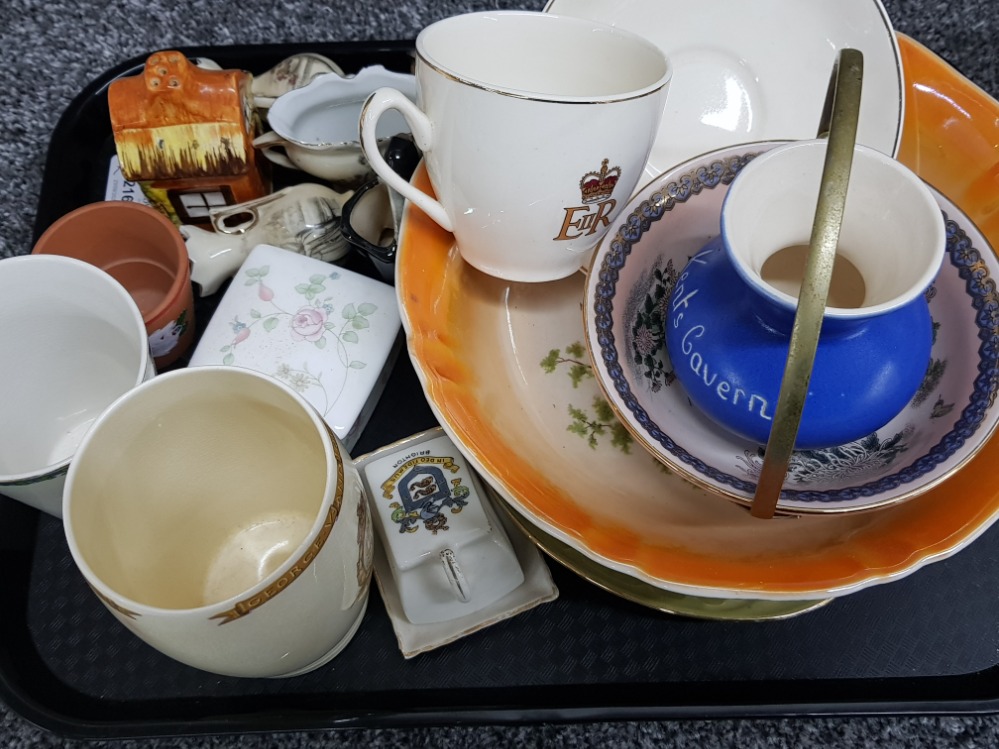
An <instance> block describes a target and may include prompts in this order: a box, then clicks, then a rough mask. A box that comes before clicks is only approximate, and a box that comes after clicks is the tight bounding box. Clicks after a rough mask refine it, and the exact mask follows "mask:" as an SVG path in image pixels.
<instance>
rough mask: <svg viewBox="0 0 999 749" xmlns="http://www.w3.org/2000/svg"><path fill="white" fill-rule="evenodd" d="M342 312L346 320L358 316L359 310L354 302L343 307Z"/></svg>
mask: <svg viewBox="0 0 999 749" xmlns="http://www.w3.org/2000/svg"><path fill="white" fill-rule="evenodd" d="M342 314H343V319H344V320H349V319H350V318H352V317H357V310H355V309H354V305H353V304H348V305H347V306H346V307H344V308H343V313H342Z"/></svg>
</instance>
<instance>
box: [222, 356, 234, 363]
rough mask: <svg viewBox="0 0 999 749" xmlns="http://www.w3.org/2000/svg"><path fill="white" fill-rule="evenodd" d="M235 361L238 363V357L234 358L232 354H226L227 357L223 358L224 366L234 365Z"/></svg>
mask: <svg viewBox="0 0 999 749" xmlns="http://www.w3.org/2000/svg"><path fill="white" fill-rule="evenodd" d="M234 361H236V357H235V356H233V355H232V354H226V355H225V356H223V357H222V363H223V364H232V363H233V362H234Z"/></svg>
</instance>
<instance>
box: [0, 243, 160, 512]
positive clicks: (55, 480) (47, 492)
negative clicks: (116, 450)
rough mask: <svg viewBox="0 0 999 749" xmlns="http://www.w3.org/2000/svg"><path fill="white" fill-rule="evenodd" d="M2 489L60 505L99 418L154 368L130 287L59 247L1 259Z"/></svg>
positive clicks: (48, 506) (55, 508) (46, 506)
mask: <svg viewBox="0 0 999 749" xmlns="http://www.w3.org/2000/svg"><path fill="white" fill-rule="evenodd" d="M0 351H2V352H3V353H2V355H0V382H2V383H3V388H4V393H3V397H2V398H0V494H3V495H6V496H8V497H10V498H12V499H16V500H19V501H21V502H24V503H25V504H28V505H31V506H32V507H36V508H38V509H40V510H43V511H44V512H47V513H49V514H50V515H55V516H56V517H59V516H60V515H61V514H62V491H63V485H64V483H65V479H66V471H67V470H68V468H69V464H70V461H71V459H72V458H73V456H74V453H75V452H76V449H77V445H79V444H80V441H81V440H82V439H83V435H84V434H85V433H86V431H87V430H88V429H89V428H90V426H91V424H93V422H94V420H95V419H97V417H98V416H99V415H100V414H101V412H102V411H103V410H104V409H105V408H107V407H108V406H109V405H110V404H111V403H112V402H113V401H114V400H115V399H116V398H117V397H118V396H120V395H121V394H122V393H125V392H127V391H129V390H130V389H132V388H134V387H135V386H136V385H138V384H139V383H141V382H142V381H143V380H145V379H148V378H150V377H152V376H153V374H154V367H153V360H152V357H151V356H150V353H149V339H148V337H147V334H146V327H145V324H144V323H143V322H142V314H141V312H139V308H138V306H137V305H136V303H135V301H134V300H133V299H132V297H131V296H130V295H129V293H128V292H127V291H126V290H125V288H124V287H123V286H122V285H121V284H120V283H118V281H116V280H115V279H114V278H112V277H111V276H110V275H109V274H108V273H107V272H105V271H103V270H101V269H100V268H97V267H96V266H94V265H91V264H90V263H86V262H84V261H82V260H77V259H74V258H70V257H64V256H61V255H23V256H18V257H12V258H7V259H5V260H2V261H0Z"/></svg>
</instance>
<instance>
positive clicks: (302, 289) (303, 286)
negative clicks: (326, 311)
mask: <svg viewBox="0 0 999 749" xmlns="http://www.w3.org/2000/svg"><path fill="white" fill-rule="evenodd" d="M295 291H297V292H298V293H299V294H308V292H309V284H307V283H300V284H298V285H297V286H296V287H295Z"/></svg>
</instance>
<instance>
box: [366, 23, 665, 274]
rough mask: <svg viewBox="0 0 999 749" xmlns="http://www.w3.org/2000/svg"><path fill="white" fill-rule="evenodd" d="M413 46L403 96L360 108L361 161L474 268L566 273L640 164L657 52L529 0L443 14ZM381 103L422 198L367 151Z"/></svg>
mask: <svg viewBox="0 0 999 749" xmlns="http://www.w3.org/2000/svg"><path fill="white" fill-rule="evenodd" d="M416 51H417V62H416V82H417V99H416V103H415V104H414V103H413V102H411V101H410V100H409V99H408V98H407V97H406V96H404V95H403V94H401V93H400V92H399V91H395V90H392V89H379V90H378V91H375V92H374V93H373V94H372V95H371V97H370V98H369V99H368V101H367V103H366V104H365V106H364V109H363V110H362V112H361V125H360V128H361V145H362V147H363V148H364V152H365V155H366V156H367V158H368V160H369V161H370V162H371V166H372V168H373V169H374V170H375V172H377V173H378V176H379V177H381V178H382V179H383V180H384V181H385V182H386V183H387V184H388V185H389V186H390V187H392V188H394V189H395V190H397V191H399V192H400V193H401V194H402V195H404V196H405V197H406V198H407V199H409V200H411V201H412V202H413V203H415V204H416V205H417V206H419V207H420V208H421V209H422V210H423V211H424V212H426V213H427V214H428V215H429V216H430V218H432V219H433V220H434V221H436V222H437V223H438V224H440V225H441V226H442V227H444V228H445V229H447V230H448V231H452V232H453V233H454V235H455V240H456V243H457V245H458V249H459V251H460V252H461V255H462V257H463V258H464V259H465V260H466V261H467V262H469V263H470V264H472V265H473V266H475V267H476V268H478V269H480V270H482V271H484V272H486V273H489V274H492V275H494V276H498V277H500V278H504V279H507V280H512V281H549V280H554V279H557V278H563V277H565V276H568V275H571V274H572V273H574V272H575V271H576V270H578V269H579V268H580V266H581V265H582V264H583V263H585V262H586V261H587V260H588V258H589V256H590V252H589V251H590V250H592V249H593V248H594V247H595V246H596V244H597V242H598V241H599V240H600V238H601V237H602V236H603V235H604V233H605V232H606V230H607V228H608V227H609V225H610V223H611V222H612V221H613V220H614V218H615V217H616V216H617V215H618V213H619V212H620V211H621V209H622V208H623V207H624V205H625V203H626V201H627V199H628V198H629V197H630V196H631V193H632V191H633V190H634V188H635V186H636V185H637V184H638V180H639V179H640V178H641V176H642V174H643V170H644V168H645V164H646V161H647V160H648V156H649V153H650V151H651V149H652V144H653V141H654V140H655V137H656V135H657V133H658V129H659V123H660V119H661V116H662V112H663V108H664V106H665V103H666V93H667V89H668V87H669V81H670V75H671V68H670V65H669V62H668V60H667V58H666V56H665V55H664V53H663V52H662V51H661V50H660V49H659V48H658V47H656V46H655V45H653V44H652V43H651V42H649V41H647V40H645V39H643V38H641V37H639V36H637V35H634V34H631V33H629V32H626V31H624V30H622V29H617V28H613V27H610V26H604V25H602V24H599V23H596V22H593V21H589V20H585V19H581V18H571V17H567V16H557V15H552V14H548V13H536V12H529V11H507V12H503V11H489V12H482V13H469V14H466V15H460V16H454V17H452V18H447V19H445V20H443V21H439V22H437V23H435V24H432V25H431V26H428V27H427V28H425V29H424V30H423V31H421V32H420V34H419V35H418V37H417V40H416ZM388 110H398V111H399V112H401V113H402V114H403V116H404V117H405V118H406V120H407V121H408V123H409V126H410V130H411V131H412V133H413V136H414V139H415V141H416V144H417V145H418V146H419V147H420V149H421V150H422V151H423V153H424V160H425V163H426V167H427V171H428V174H429V177H430V182H431V184H432V186H433V189H434V192H435V193H436V197H432V196H430V195H428V194H426V193H424V192H423V191H421V190H420V189H418V188H416V187H414V186H412V185H410V184H409V183H407V182H406V181H404V180H403V179H401V178H400V177H399V176H398V175H396V174H395V173H394V172H393V170H392V169H391V168H389V166H388V165H387V164H386V163H385V161H384V159H382V158H381V156H380V154H379V153H378V149H377V147H376V145H377V140H376V136H377V132H378V131H377V126H378V122H379V120H380V119H381V117H382V115H383V113H385V112H387V111H388Z"/></svg>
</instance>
